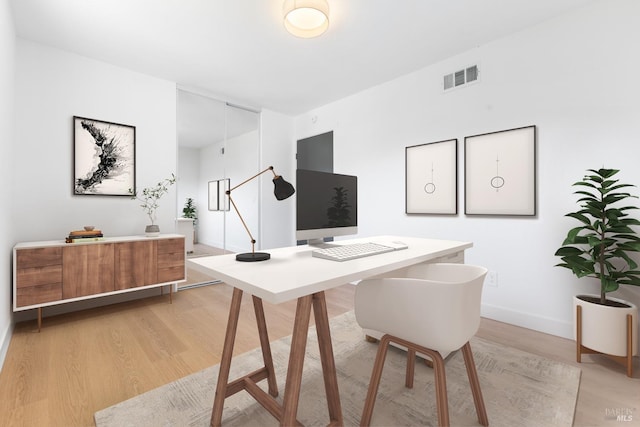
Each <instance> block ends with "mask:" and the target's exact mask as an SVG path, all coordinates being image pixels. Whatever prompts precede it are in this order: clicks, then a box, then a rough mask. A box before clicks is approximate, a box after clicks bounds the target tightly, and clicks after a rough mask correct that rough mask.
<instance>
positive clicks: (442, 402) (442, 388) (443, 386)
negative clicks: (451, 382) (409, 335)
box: [429, 351, 449, 427]
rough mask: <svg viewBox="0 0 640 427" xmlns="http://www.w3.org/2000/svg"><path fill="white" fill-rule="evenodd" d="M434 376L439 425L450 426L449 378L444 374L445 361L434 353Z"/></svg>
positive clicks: (432, 356)
mask: <svg viewBox="0 0 640 427" xmlns="http://www.w3.org/2000/svg"><path fill="white" fill-rule="evenodd" d="M433 353H434V354H433V355H431V354H429V355H430V356H431V360H432V361H433V374H434V376H435V381H436V406H437V408H438V425H439V426H443V427H448V426H449V399H448V397H447V378H446V375H445V372H444V359H443V358H442V356H440V353H438V352H437V351H433Z"/></svg>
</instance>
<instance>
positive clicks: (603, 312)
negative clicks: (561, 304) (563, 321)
mask: <svg viewBox="0 0 640 427" xmlns="http://www.w3.org/2000/svg"><path fill="white" fill-rule="evenodd" d="M585 296H586V297H593V298H596V299H599V298H600V296H599V295H576V296H574V297H573V310H574V313H577V306H578V305H579V306H580V307H581V311H582V316H581V317H582V328H581V329H582V345H583V346H584V347H587V348H589V349H591V350H595V351H597V352H600V353H604V354H608V355H612V356H620V357H626V356H627V315H628V314H630V315H631V317H632V319H631V327H632V329H631V337H632V340H631V341H632V345H631V354H632V355H633V356H635V355H637V354H638V307H637V306H636V305H635V304H633V303H630V302H629V301H625V300H622V299H619V298H612V297H607V299H608V300H611V301H616V302H620V303H622V304H626V305H627V307H611V306H606V305H601V304H596V303H592V302H589V301H585V300H584V299H581V298H580V297H585ZM577 329H578V328H577V322H576V325H575V327H574V337H575V338H576V340H577V338H578V336H577V333H578V331H577Z"/></svg>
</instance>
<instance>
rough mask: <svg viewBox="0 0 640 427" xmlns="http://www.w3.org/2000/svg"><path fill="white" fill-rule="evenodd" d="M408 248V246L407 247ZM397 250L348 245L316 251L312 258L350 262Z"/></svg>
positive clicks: (376, 246)
mask: <svg viewBox="0 0 640 427" xmlns="http://www.w3.org/2000/svg"><path fill="white" fill-rule="evenodd" d="M405 247H406V246H405ZM396 249H401V248H394V247H391V246H385V245H381V244H378V243H351V244H348V245H339V246H331V247H328V248H321V249H314V250H313V251H311V256H314V257H316V258H323V259H328V260H331V261H349V260H351V259H356V258H363V257H366V256H371V255H377V254H383V253H385V252H393V251H394V250H396Z"/></svg>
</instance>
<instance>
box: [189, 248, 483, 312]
mask: <svg viewBox="0 0 640 427" xmlns="http://www.w3.org/2000/svg"><path fill="white" fill-rule="evenodd" d="M392 241H402V242H404V243H405V244H407V246H408V248H407V249H402V250H398V251H393V252H387V253H383V254H378V255H373V256H368V257H364V258H358V259H354V260H350V261H343V262H336V261H330V260H326V259H321V258H315V257H312V256H311V251H312V250H313V249H314V247H311V246H308V245H301V246H290V247H286V248H277V249H271V250H268V251H266V252H269V253H270V254H271V259H270V260H268V261H259V262H239V261H236V259H235V257H236V256H235V254H227V255H216V256H208V257H200V258H195V259H190V260H187V262H188V263H189V265H190V267H192V268H194V269H195V270H198V271H200V272H203V273H205V274H209V275H211V276H213V277H215V278H216V279H220V280H222V281H224V282H225V283H227V284H229V285H231V286H234V287H236V288H239V289H242V290H243V291H246V292H248V293H250V294H252V295H255V296H257V297H259V298H262V299H263V300H265V301H267V302H270V303H273V304H279V303H281V302H285V301H288V300H292V299H296V298H300V297H303V296H305V295H309V294H312V293H316V292H320V291H325V290H327V289H331V288H334V287H337V286H341V285H344V284H345V283H349V282H352V281H355V280H361V279H364V278H367V277H372V276H377V275H379V274H384V273H388V272H390V271H393V270H397V269H400V268H403V267H407V266H410V265H413V264H418V263H421V262H425V261H430V260H433V259H435V258H439V257H442V256H447V255H451V254H454V253H457V252H460V251H464V250H465V249H468V248H470V247H472V246H473V244H472V243H470V242H458V241H452V240H435V239H422V238H415V237H404V236H403V237H400V236H376V237H369V238H362V239H352V240H339V241H336V242H333V243H335V244H348V243H360V242H377V243H381V244H384V242H392Z"/></svg>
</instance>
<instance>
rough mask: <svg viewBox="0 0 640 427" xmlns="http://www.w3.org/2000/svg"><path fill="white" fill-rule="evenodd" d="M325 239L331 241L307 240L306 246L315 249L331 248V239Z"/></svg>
mask: <svg viewBox="0 0 640 427" xmlns="http://www.w3.org/2000/svg"><path fill="white" fill-rule="evenodd" d="M327 239H331V240H328V241H326V240H324V239H309V240H307V245H309V246H313V247H316V248H330V247H332V246H335V245H332V244H331V242H332V241H333V237H327Z"/></svg>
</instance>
